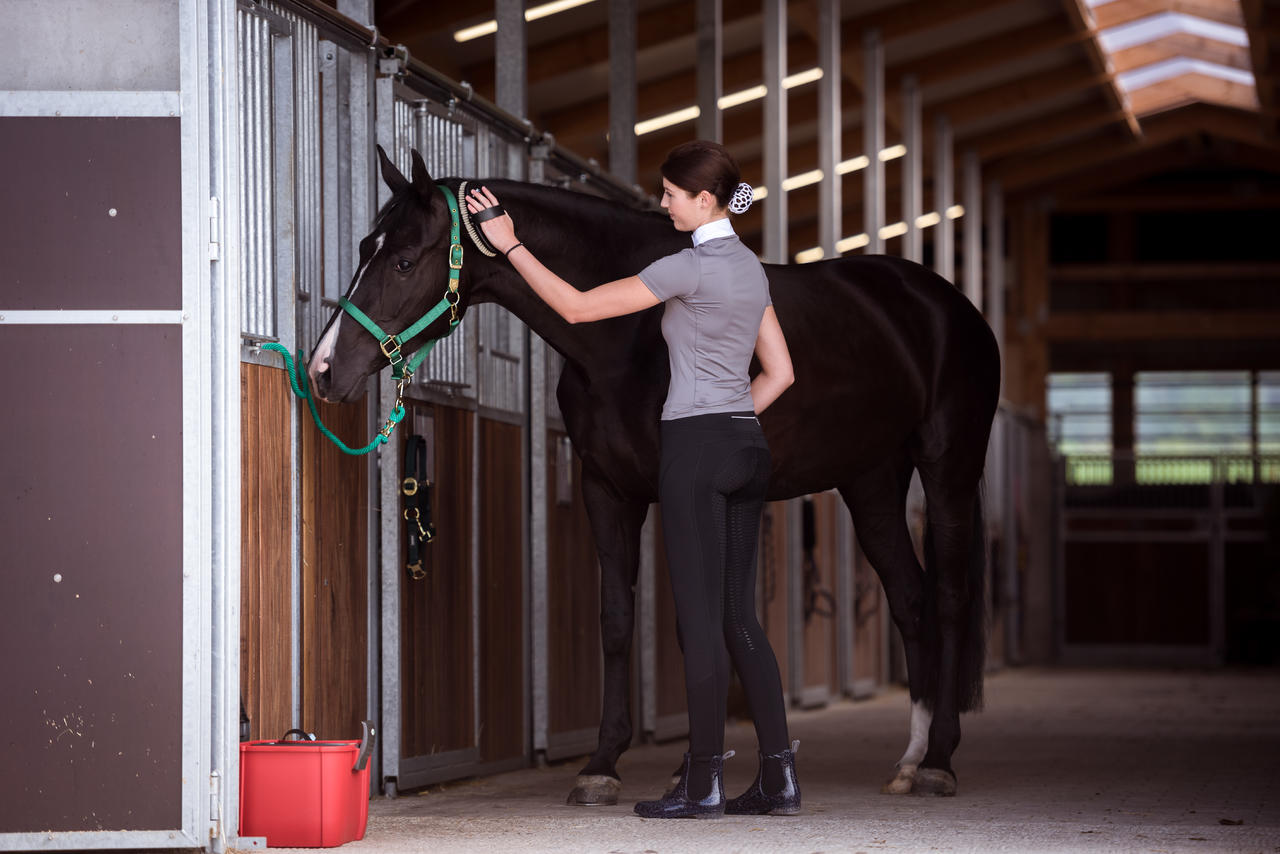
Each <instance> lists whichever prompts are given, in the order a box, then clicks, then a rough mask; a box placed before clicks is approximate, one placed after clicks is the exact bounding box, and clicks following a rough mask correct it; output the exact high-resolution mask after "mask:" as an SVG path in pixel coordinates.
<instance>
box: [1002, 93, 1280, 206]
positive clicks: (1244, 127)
mask: <svg viewBox="0 0 1280 854" xmlns="http://www.w3.org/2000/svg"><path fill="white" fill-rule="evenodd" d="M1202 133H1207V134H1211V135H1214V136H1219V137H1223V138H1225V139H1236V140H1240V141H1244V142H1247V143H1249V144H1252V145H1257V146H1260V147H1264V148H1265V147H1269V146H1268V143H1267V142H1266V141H1264V140H1263V139H1262V133H1261V129H1260V128H1259V126H1258V122H1257V120H1256V117H1255V116H1253V115H1252V114H1250V113H1247V112H1242V111H1239V110H1231V109H1226V108H1222V107H1213V106H1210V105H1206V104H1195V105H1191V106H1188V107H1183V108H1181V109H1178V110H1174V111H1171V112H1169V113H1165V114H1161V115H1156V116H1152V117H1151V118H1150V119H1148V121H1147V123H1146V133H1145V134H1144V136H1143V139H1141V140H1128V141H1127V142H1126V141H1124V140H1121V139H1111V140H1098V139H1087V140H1084V141H1081V142H1078V143H1075V144H1073V145H1069V146H1063V147H1061V148H1057V149H1052V150H1049V151H1047V152H1044V153H1042V154H1039V155H1036V156H1033V157H1027V158H1010V159H1009V161H1008V162H1004V163H997V164H995V165H994V166H993V167H991V168H989V169H988V170H987V172H988V176H989V177H992V178H999V179H1000V182H1001V184H1002V185H1003V186H1004V187H1005V188H1006V189H1007V190H1009V191H1010V192H1019V191H1028V190H1031V189H1034V188H1036V187H1037V186H1038V185H1043V184H1048V183H1052V182H1054V181H1058V180H1059V179H1063V178H1066V177H1068V176H1072V175H1078V174H1079V173H1080V172H1083V171H1085V170H1091V169H1097V168H1098V167H1100V166H1102V165H1103V164H1106V163H1109V162H1111V161H1114V160H1120V159H1123V158H1128V157H1131V156H1132V155H1134V154H1141V153H1143V152H1149V151H1150V150H1153V149H1155V148H1157V147H1160V146H1163V145H1165V144H1167V143H1170V142H1173V141H1175V140H1178V139H1181V138H1183V137H1187V136H1194V135H1198V134H1202Z"/></svg>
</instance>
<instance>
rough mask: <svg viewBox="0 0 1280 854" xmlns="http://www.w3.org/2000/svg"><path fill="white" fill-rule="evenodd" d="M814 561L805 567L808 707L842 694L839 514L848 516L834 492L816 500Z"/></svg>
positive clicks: (805, 679) (805, 673)
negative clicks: (838, 626)
mask: <svg viewBox="0 0 1280 854" xmlns="http://www.w3.org/2000/svg"><path fill="white" fill-rule="evenodd" d="M812 501H813V523H814V532H813V533H814V543H813V551H812V560H811V561H809V560H806V561H805V562H804V563H803V564H802V567H801V570H802V571H803V572H804V573H805V581H804V586H803V589H804V596H805V600H804V605H803V607H804V686H805V698H804V701H805V704H806V705H812V704H818V703H823V702H826V700H827V699H829V698H830V697H831V696H833V695H838V694H839V693H840V684H839V672H838V670H837V661H838V658H837V652H836V596H835V591H836V569H837V561H838V560H839V558H840V555H839V548H838V546H839V544H838V542H837V531H836V514H837V513H845V512H847V511H846V510H845V509H844V503H843V502H842V501H841V500H840V497H839V496H838V495H836V494H835V493H834V492H824V493H822V494H820V495H814V496H812Z"/></svg>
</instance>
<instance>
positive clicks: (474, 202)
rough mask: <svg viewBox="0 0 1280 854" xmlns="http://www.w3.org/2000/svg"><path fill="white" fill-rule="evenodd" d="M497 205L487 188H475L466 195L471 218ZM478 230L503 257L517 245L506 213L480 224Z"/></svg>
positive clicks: (514, 228) (511, 223)
mask: <svg viewBox="0 0 1280 854" xmlns="http://www.w3.org/2000/svg"><path fill="white" fill-rule="evenodd" d="M497 205H498V199H497V197H495V196H494V195H493V193H492V192H490V191H489V188H488V187H477V188H475V189H473V190H471V192H469V193H467V210H468V211H469V212H470V213H471V215H472V216H475V215H476V214H478V213H481V212H482V211H485V210H487V209H489V208H493V207H497ZM480 230H481V231H482V232H484V236H485V239H486V240H488V241H489V245H491V246H492V247H493V248H494V249H497V250H498V251H499V252H501V253H502V254H504V255H505V254H506V253H508V252H510V251H511V248H512V247H513V246H515V245H516V244H517V243H519V241H518V240H516V225H515V223H514V222H512V221H511V215H510V214H508V213H503V214H502V215H501V216H495V217H494V218H493V219H489V220H485V221H484V222H482V223H480Z"/></svg>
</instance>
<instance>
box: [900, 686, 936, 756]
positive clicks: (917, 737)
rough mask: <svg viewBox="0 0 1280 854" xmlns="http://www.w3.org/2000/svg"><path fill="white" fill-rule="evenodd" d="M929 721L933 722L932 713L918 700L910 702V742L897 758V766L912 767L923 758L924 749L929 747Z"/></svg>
mask: <svg viewBox="0 0 1280 854" xmlns="http://www.w3.org/2000/svg"><path fill="white" fill-rule="evenodd" d="M931 723H933V713H932V712H930V711H929V710H928V709H926V708H925V706H924V703H923V702H921V701H920V700H916V701H915V702H913V703H912V704H911V742H910V743H909V744H908V745H907V752H906V753H904V754H902V758H901V759H899V760H898V767H899V768H903V767H906V766H910V767H912V768H914V767H916V766H917V765H919V764H920V760H922V759H924V754H925V751H927V750H928V749H929V725H930V724H931Z"/></svg>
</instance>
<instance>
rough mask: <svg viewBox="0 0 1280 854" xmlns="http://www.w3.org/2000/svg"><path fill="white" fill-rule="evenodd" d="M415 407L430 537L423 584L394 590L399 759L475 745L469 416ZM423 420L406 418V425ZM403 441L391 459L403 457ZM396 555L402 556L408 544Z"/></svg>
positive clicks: (407, 584)
mask: <svg viewBox="0 0 1280 854" xmlns="http://www.w3.org/2000/svg"><path fill="white" fill-rule="evenodd" d="M415 408H416V407H415ZM420 408H421V409H422V410H425V411H426V412H428V413H429V419H427V421H426V423H427V424H429V426H430V435H429V436H427V441H428V442H429V443H430V446H431V450H430V452H429V453H430V455H431V462H432V465H431V466H430V469H431V475H432V484H433V485H432V490H431V511H432V515H433V521H434V522H435V526H436V538H435V540H433V541H432V542H431V544H430V545H428V546H426V547H425V548H423V549H422V567H423V569H424V570H425V572H426V577H425V578H422V579H420V580H416V581H415V580H413V579H410V578H408V577H407V576H405V577H404V578H403V579H402V581H401V585H400V590H401V599H400V603H401V612H400V620H401V626H402V631H401V647H400V674H401V703H402V709H401V721H402V726H403V729H402V732H401V756H402V757H403V758H406V759H407V758H410V757H415V756H430V755H432V754H435V753H446V752H449V751H453V750H462V749H465V748H468V747H473V746H475V743H476V739H475V693H474V691H473V690H472V665H473V663H474V661H475V655H474V650H475V645H474V644H473V642H472V637H473V633H472V626H473V621H472V607H471V571H470V567H471V495H472V488H473V483H472V481H473V478H472V474H471V459H472V447H473V442H472V430H471V423H472V418H473V417H474V416H473V415H472V414H471V413H470V412H467V411H466V410H462V409H453V408H451V407H446V406H435V407H432V406H421V407H420ZM422 420H423V419H422V418H421V417H420V416H419V417H411V418H408V419H406V420H405V424H410V423H415V422H419V421H422ZM405 435H407V433H406V434H405ZM404 439H405V436H401V437H400V441H399V443H398V445H399V452H398V453H399V456H397V458H396V459H397V460H400V459H402V455H403V454H404ZM403 549H404V556H405V557H407V550H408V546H407V544H405V545H404V546H403Z"/></svg>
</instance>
